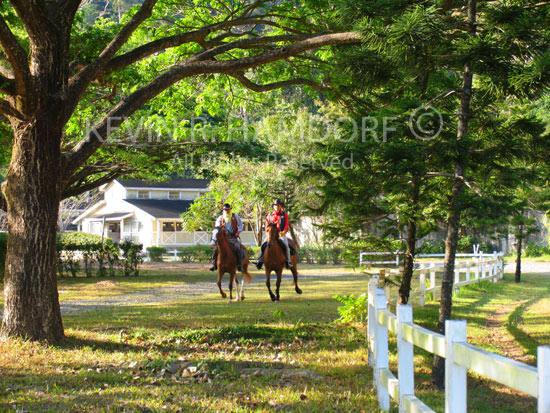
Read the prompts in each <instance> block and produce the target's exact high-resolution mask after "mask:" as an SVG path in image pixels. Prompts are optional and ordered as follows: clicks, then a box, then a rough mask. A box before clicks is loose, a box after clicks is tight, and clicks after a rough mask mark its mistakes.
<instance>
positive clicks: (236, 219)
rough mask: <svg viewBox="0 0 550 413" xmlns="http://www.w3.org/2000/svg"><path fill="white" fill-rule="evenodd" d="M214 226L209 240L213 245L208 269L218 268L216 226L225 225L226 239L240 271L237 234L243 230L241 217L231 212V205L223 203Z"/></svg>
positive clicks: (241, 267)
mask: <svg viewBox="0 0 550 413" xmlns="http://www.w3.org/2000/svg"><path fill="white" fill-rule="evenodd" d="M214 226H215V228H214V231H212V241H211V245H212V246H213V247H214V255H213V256H212V267H210V271H216V270H217V269H218V245H217V244H216V234H217V233H218V228H219V227H221V226H224V227H225V233H226V235H227V237H226V238H227V241H228V242H229V245H231V247H233V248H232V249H234V252H235V253H236V256H237V269H238V270H239V271H242V270H243V266H242V263H241V261H242V256H241V254H242V252H241V240H240V239H239V234H240V233H241V231H242V230H243V221H242V220H241V217H240V216H239V215H238V214H235V213H234V212H231V205H229V204H223V212H222V214H221V215H220V216H219V217H218V219H216V224H215V225H214Z"/></svg>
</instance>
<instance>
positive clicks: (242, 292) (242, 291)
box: [237, 266, 247, 301]
mask: <svg viewBox="0 0 550 413" xmlns="http://www.w3.org/2000/svg"><path fill="white" fill-rule="evenodd" d="M246 271H247V269H246V268H245V267H244V266H243V274H241V301H243V300H244V279H245V276H244V274H245V273H246ZM237 284H239V280H237Z"/></svg>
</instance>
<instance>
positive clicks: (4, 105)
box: [0, 99, 25, 119]
mask: <svg viewBox="0 0 550 413" xmlns="http://www.w3.org/2000/svg"><path fill="white" fill-rule="evenodd" d="M0 113H3V114H4V115H6V116H9V117H13V118H17V119H25V116H23V114H22V113H21V112H19V111H18V110H17V109H15V108H14V107H13V106H12V105H11V104H10V103H9V102H8V101H7V100H4V99H0Z"/></svg>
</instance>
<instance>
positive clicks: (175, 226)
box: [162, 221, 183, 232]
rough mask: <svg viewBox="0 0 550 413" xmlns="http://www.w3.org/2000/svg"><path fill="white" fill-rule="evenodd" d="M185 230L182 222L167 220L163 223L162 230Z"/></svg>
mask: <svg viewBox="0 0 550 413" xmlns="http://www.w3.org/2000/svg"><path fill="white" fill-rule="evenodd" d="M180 231H183V228H182V225H181V222H171V221H165V222H163V223H162V232H180Z"/></svg>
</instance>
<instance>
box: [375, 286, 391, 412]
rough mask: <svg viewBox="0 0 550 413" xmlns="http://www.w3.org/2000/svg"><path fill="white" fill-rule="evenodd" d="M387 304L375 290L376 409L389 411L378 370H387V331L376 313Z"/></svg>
mask: <svg viewBox="0 0 550 413" xmlns="http://www.w3.org/2000/svg"><path fill="white" fill-rule="evenodd" d="M387 309H388V303H387V300H386V293H385V292H384V289H383V288H377V289H376V292H375V294H374V363H375V366H374V380H375V384H376V393H377V394H378V407H380V409H381V410H390V395H389V393H388V390H387V389H386V388H385V387H384V385H383V384H382V381H381V379H380V370H381V369H387V368H388V367H389V364H388V329H387V328H386V327H385V326H382V325H380V323H379V322H378V317H377V313H378V311H380V310H387Z"/></svg>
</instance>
